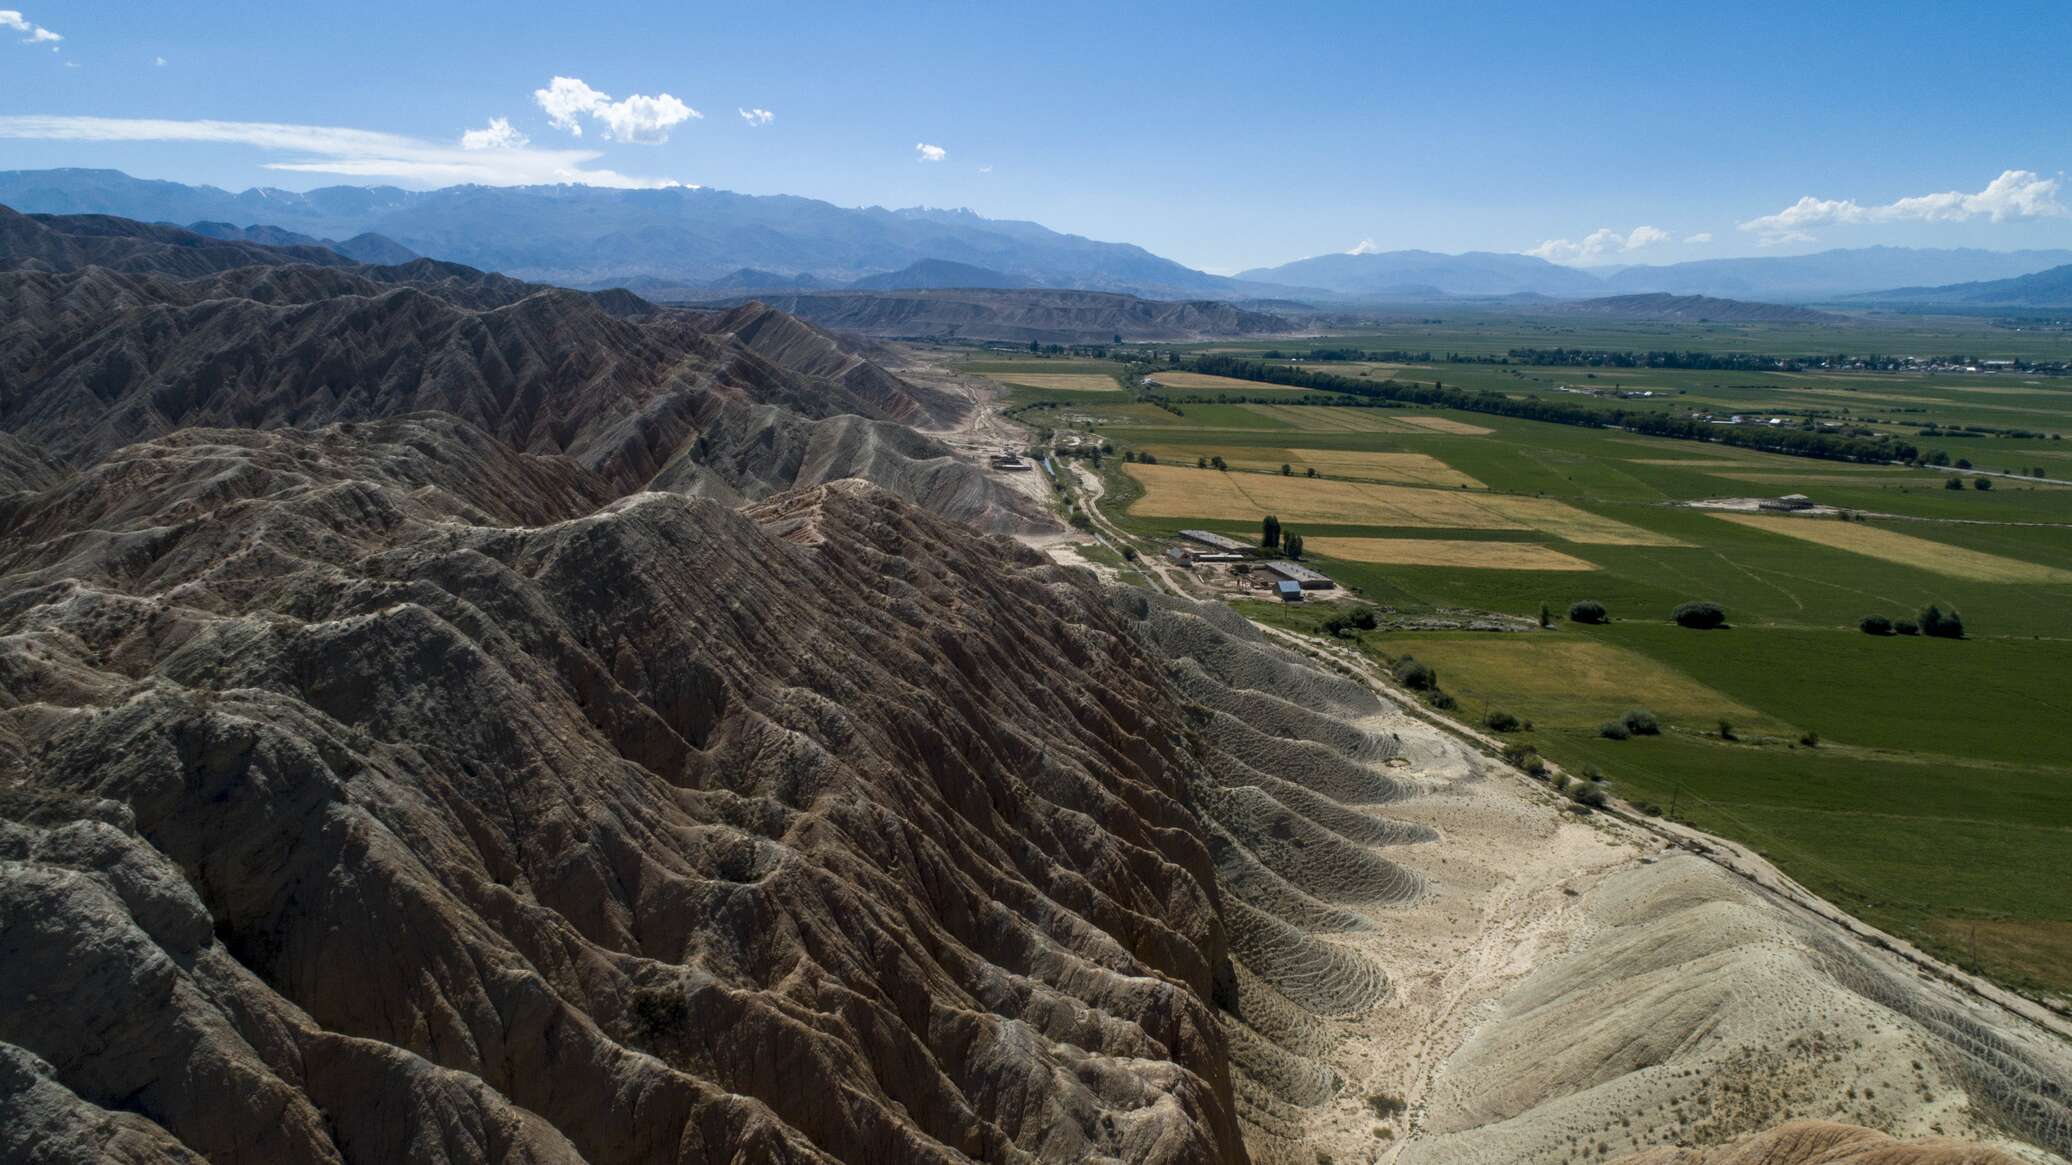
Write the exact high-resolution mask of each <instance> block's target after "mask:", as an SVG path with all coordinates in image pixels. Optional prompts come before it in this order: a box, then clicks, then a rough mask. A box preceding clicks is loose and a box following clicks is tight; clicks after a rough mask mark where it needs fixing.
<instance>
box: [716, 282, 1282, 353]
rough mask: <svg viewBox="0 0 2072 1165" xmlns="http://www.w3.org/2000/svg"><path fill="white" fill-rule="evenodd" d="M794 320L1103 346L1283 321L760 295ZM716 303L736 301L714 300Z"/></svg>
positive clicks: (1229, 314) (977, 292)
mask: <svg viewBox="0 0 2072 1165" xmlns="http://www.w3.org/2000/svg"><path fill="white" fill-rule="evenodd" d="M758 298H760V299H761V300H762V301H764V302H767V303H769V304H770V305H771V306H773V307H776V308H778V309H779V310H781V311H784V312H787V313H789V314H791V315H795V316H798V317H799V318H801V319H804V320H807V321H809V322H811V323H814V324H817V325H819V326H820V327H824V328H831V329H833V330H835V331H838V332H852V333H855V334H857V335H862V336H875V337H880V338H885V339H944V340H947V339H956V340H993V341H1008V342H1011V343H1017V344H1021V343H1028V342H1029V341H1031V340H1035V341H1039V342H1043V343H1105V342H1107V341H1109V340H1112V339H1113V338H1115V337H1116V336H1120V337H1122V339H1123V340H1125V341H1144V340H1185V339H1209V338H1215V337H1221V336H1245V335H1282V334H1287V333H1290V332H1294V331H1296V330H1298V325H1296V324H1294V323H1292V322H1290V321H1289V320H1287V319H1285V318H1283V317H1281V316H1277V315H1270V314H1268V313H1265V312H1258V311H1248V310H1246V309H1244V308H1239V307H1234V306H1232V305H1231V304H1228V303H1224V302H1222V301H1220V300H1157V299H1142V298H1139V297H1136V296H1130V295H1121V294H1116V293H1112V292H1099V291H1062V290H1055V289H1049V288H1042V289H1011V288H1010V289H988V288H924V289H916V290H912V291H878V292H865V291H842V292H819V293H805V294H799V295H782V294H774V295H773V294H765V295H762V296H759V297H758ZM719 302H720V303H722V304H727V303H732V302H735V301H733V300H721V301H719Z"/></svg>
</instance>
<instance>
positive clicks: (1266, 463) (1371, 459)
mask: <svg viewBox="0 0 2072 1165" xmlns="http://www.w3.org/2000/svg"><path fill="white" fill-rule="evenodd" d="M1148 448H1149V449H1150V451H1151V452H1152V453H1154V454H1156V455H1157V456H1158V458H1159V460H1160V461H1162V462H1163V461H1170V462H1173V463H1174V464H1176V465H1182V466H1185V465H1191V464H1193V462H1194V459H1195V458H1196V457H1199V456H1202V455H1203V454H1205V453H1206V454H1211V455H1213V454H1218V453H1220V454H1222V455H1223V459H1224V460H1225V461H1227V462H1229V463H1230V465H1231V466H1232V467H1233V468H1237V469H1263V470H1266V471H1267V472H1269V473H1271V472H1277V471H1278V470H1279V469H1280V467H1281V466H1283V465H1286V466H1288V467H1289V468H1290V469H1292V470H1293V471H1294V472H1295V473H1297V474H1300V473H1302V471H1303V470H1305V469H1314V470H1316V471H1317V472H1318V473H1322V474H1328V475H1330V476H1332V477H1358V478H1365V479H1367V480H1369V481H1395V482H1402V483H1405V484H1407V485H1433V486H1439V487H1440V488H1442V489H1458V488H1460V487H1461V486H1462V485H1466V486H1468V487H1469V488H1471V489H1480V488H1482V483H1481V482H1479V481H1477V480H1475V479H1474V478H1472V477H1469V476H1468V475H1467V474H1465V473H1462V472H1461V471H1460V470H1458V469H1455V468H1454V467H1452V466H1451V465H1448V464H1446V463H1445V462H1444V461H1441V460H1439V459H1438V458H1436V457H1433V456H1432V455H1430V454H1428V453H1368V452H1362V451H1358V450H1350V449H1254V448H1249V447H1236V448H1227V447H1216V448H1210V447H1207V446H1199V445H1151V446H1148Z"/></svg>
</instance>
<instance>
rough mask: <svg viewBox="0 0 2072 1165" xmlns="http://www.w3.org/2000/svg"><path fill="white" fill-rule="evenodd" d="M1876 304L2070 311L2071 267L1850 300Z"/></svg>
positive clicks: (1918, 288) (1899, 289)
mask: <svg viewBox="0 0 2072 1165" xmlns="http://www.w3.org/2000/svg"><path fill="white" fill-rule="evenodd" d="M1853 298H1854V299H1856V300H1859V301H1862V302H1865V303H1876V304H1938V305H1948V306H1964V307H2072V264H2066V265H2064V266H2060V267H2052V268H2051V269H2050V270H2048V271H2038V272H2036V273H2035V274H2033V275H2017V276H2015V277H2014V278H2012V279H1992V280H1985V281H1981V282H1974V283H1953V284H1946V285H1944V286H1941V287H1900V288H1895V289H1894V290H1891V291H1877V292H1872V293H1870V294H1868V295H1861V296H1855V297H1853Z"/></svg>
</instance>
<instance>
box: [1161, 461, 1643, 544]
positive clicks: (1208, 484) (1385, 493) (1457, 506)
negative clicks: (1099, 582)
mask: <svg viewBox="0 0 2072 1165" xmlns="http://www.w3.org/2000/svg"><path fill="white" fill-rule="evenodd" d="M1125 468H1126V469H1127V471H1128V472H1129V474H1130V475H1131V476H1132V477H1134V478H1136V479H1137V480H1138V481H1139V482H1140V483H1142V484H1143V486H1144V496H1143V497H1141V498H1138V499H1137V500H1136V502H1134V503H1133V504H1132V505H1131V506H1130V512H1131V513H1132V514H1135V515H1137V516H1139V517H1146V518H1228V519H1241V520H1250V519H1254V518H1259V517H1263V516H1265V515H1267V514H1275V515H1278V516H1279V517H1280V519H1281V521H1283V522H1315V523H1319V524H1323V525H1339V526H1400V527H1404V528H1406V529H1414V530H1447V529H1451V530H1541V531H1544V532H1546V533H1548V534H1552V535H1553V536H1555V537H1557V538H1561V539H1565V540H1567V541H1570V542H1585V543H1593V544H1597V545H1624V546H1680V545H1682V543H1680V542H1677V541H1676V540H1675V539H1672V538H1668V537H1666V536H1664V535H1661V534H1657V533H1655V532H1653V531H1651V530H1644V529H1641V528H1640V527H1638V526H1633V525H1629V524H1627V523H1625V522H1621V521H1618V520H1616V519H1613V518H1606V517H1603V516H1600V515H1597V514H1592V513H1589V512H1587V511H1585V510H1580V509H1577V508H1576V507H1574V506H1571V505H1569V504H1568V503H1567V502H1560V501H1555V500H1554V499H1552V498H1521V497H1509V496H1504V495H1492V494H1487V493H1471V492H1469V491H1467V490H1458V489H1456V490H1446V489H1419V488H1416V487H1413V486H1404V485H1382V484H1379V483H1374V482H1362V481H1341V480H1333V479H1327V478H1304V477H1282V476H1280V475H1279V474H1259V473H1219V472H1217V471H1215V470H1212V469H1193V468H1188V467H1184V466H1178V465H1141V464H1139V465H1130V466H1126V467H1125Z"/></svg>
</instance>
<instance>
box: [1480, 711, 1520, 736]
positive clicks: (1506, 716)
mask: <svg viewBox="0 0 2072 1165" xmlns="http://www.w3.org/2000/svg"><path fill="white" fill-rule="evenodd" d="M1482 726H1483V727H1484V728H1487V729H1489V730H1490V731H1491V732H1516V731H1518V717H1516V716H1513V715H1511V714H1510V713H1509V712H1506V711H1503V710H1502V709H1500V708H1499V709H1492V710H1491V711H1490V713H1489V715H1487V716H1484V717H1483V718H1482Z"/></svg>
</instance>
